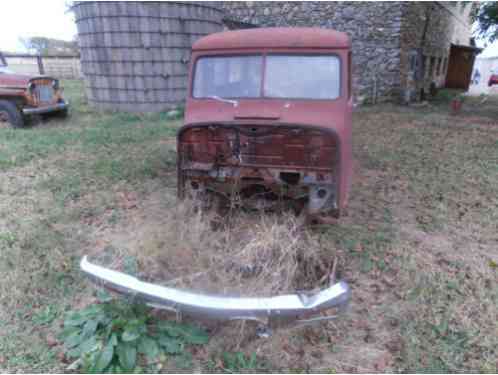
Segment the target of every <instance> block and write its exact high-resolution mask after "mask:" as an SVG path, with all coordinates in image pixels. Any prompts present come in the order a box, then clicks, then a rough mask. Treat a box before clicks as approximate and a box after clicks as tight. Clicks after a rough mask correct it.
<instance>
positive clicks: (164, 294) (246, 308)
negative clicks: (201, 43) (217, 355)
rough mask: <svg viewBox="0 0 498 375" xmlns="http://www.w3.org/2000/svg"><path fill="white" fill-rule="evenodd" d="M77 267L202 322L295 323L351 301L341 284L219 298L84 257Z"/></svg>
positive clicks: (112, 286) (125, 291) (103, 282)
mask: <svg viewBox="0 0 498 375" xmlns="http://www.w3.org/2000/svg"><path fill="white" fill-rule="evenodd" d="M80 267H81V269H82V271H83V272H85V273H86V274H87V275H88V276H89V277H90V278H91V279H92V280H93V281H94V282H96V283H97V284H101V285H103V286H105V287H106V288H107V289H110V290H113V291H115V292H118V293H120V294H125V295H129V296H132V297H135V298H137V299H138V300H141V301H142V302H146V303H149V304H151V305H153V306H155V307H161V308H165V309H168V310H173V311H176V312H178V313H186V314H188V315H191V316H198V317H203V318H204V317H206V318H213V319H222V320H234V319H251V320H266V319H270V318H289V319H296V320H298V319H299V318H300V317H303V316H305V317H309V316H310V315H315V314H317V313H319V312H322V311H325V310H328V309H331V308H342V307H345V306H346V305H347V304H348V302H349V300H350V297H351V291H350V288H349V286H348V284H347V283H345V282H342V281H341V282H338V283H336V284H334V285H332V286H330V287H329V288H327V289H323V290H321V291H318V292H310V293H298V294H289V295H280V296H274V297H265V298H258V297H221V296H211V295H205V294H197V293H192V292H188V291H183V290H179V289H174V288H169V287H164V286H160V285H156V284H151V283H146V282H143V281H140V280H139V279H137V278H135V277H133V276H129V275H126V274H124V273H121V272H118V271H113V270H110V269H107V268H104V267H101V266H98V265H95V264H92V263H90V262H89V261H88V259H87V257H86V256H85V257H84V258H83V259H82V260H81V264H80ZM318 319H320V318H318Z"/></svg>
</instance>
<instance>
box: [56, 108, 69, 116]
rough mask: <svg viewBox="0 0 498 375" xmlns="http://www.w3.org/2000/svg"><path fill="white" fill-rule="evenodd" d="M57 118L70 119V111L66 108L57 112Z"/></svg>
mask: <svg viewBox="0 0 498 375" xmlns="http://www.w3.org/2000/svg"><path fill="white" fill-rule="evenodd" d="M55 116H56V117H57V118H67V117H69V110H68V109H67V108H64V109H63V110H62V111H57V112H55Z"/></svg>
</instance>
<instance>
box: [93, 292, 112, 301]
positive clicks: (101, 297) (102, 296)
mask: <svg viewBox="0 0 498 375" xmlns="http://www.w3.org/2000/svg"><path fill="white" fill-rule="evenodd" d="M97 299H98V301H99V302H100V303H105V302H111V301H112V296H111V294H110V293H109V292H108V291H107V290H105V289H99V290H97Z"/></svg>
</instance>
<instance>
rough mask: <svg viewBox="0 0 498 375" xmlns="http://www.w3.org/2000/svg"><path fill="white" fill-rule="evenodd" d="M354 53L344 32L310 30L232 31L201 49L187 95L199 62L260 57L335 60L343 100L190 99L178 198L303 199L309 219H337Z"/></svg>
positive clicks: (343, 198)
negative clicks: (196, 194) (190, 192)
mask: <svg viewBox="0 0 498 375" xmlns="http://www.w3.org/2000/svg"><path fill="white" fill-rule="evenodd" d="M350 50H351V43H350V39H349V37H348V36H347V35H346V34H344V33H339V32H336V31H332V30H323V29H310V28H302V29H299V28H269V29H256V30H242V31H229V32H223V33H217V34H212V35H210V36H207V37H204V38H202V39H200V40H199V41H198V42H197V43H195V44H194V46H193V49H192V59H191V66H190V83H189V90H188V92H189V93H191V92H192V88H193V78H194V77H193V76H194V69H195V64H196V61H197V60H198V59H199V58H201V57H206V56H227V55H229V56H232V55H261V56H263V61H266V59H265V57H266V56H268V55H271V54H282V53H284V54H286V55H299V56H313V55H333V56H337V57H338V58H339V60H340V82H341V83H340V94H339V96H338V97H337V98H334V99H285V98H278V99H276V98H267V97H264V96H261V97H256V98H229V99H225V98H219V97H217V98H209V97H207V98H194V97H193V96H192V95H191V94H189V95H188V97H187V101H186V110H185V124H184V126H183V127H182V128H181V129H180V131H179V133H178V145H177V148H178V177H179V188H178V190H179V196H180V197H183V196H184V193H185V189H186V188H187V187H189V186H190V187H191V188H193V189H194V190H199V189H200V190H209V191H214V192H216V193H218V194H221V195H224V196H226V197H227V198H233V197H234V196H235V195H237V196H238V197H240V198H242V200H247V199H249V200H253V199H254V198H265V199H266V200H280V199H292V200H301V201H303V202H304V206H305V207H306V209H307V212H308V214H310V215H319V214H324V213H330V214H332V215H333V216H336V217H338V216H339V215H340V214H341V211H343V209H344V208H345V207H346V205H347V200H348V195H349V189H350V184H351V112H352V95H351V92H350V88H349V87H350V84H349V83H350V80H351V76H350V75H351V70H350V69H349V68H348V66H349V64H350V63H351V62H350V61H349V59H350V56H351V54H350ZM264 64H265V62H263V66H264ZM263 71H264V70H263ZM264 74H265V73H264V72H263V73H262V75H263V77H262V78H261V79H262V80H263V81H264V79H265V77H264ZM309 74H310V75H312V74H313V72H309ZM291 78H292V77H289V79H291Z"/></svg>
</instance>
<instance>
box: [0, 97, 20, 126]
mask: <svg viewBox="0 0 498 375" xmlns="http://www.w3.org/2000/svg"><path fill="white" fill-rule="evenodd" d="M4 123H7V124H8V125H10V126H11V127H13V128H22V127H23V126H24V118H23V116H22V113H21V111H19V110H18V109H17V107H16V105H15V104H14V103H12V102H9V101H8V100H0V126H2V124H4Z"/></svg>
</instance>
